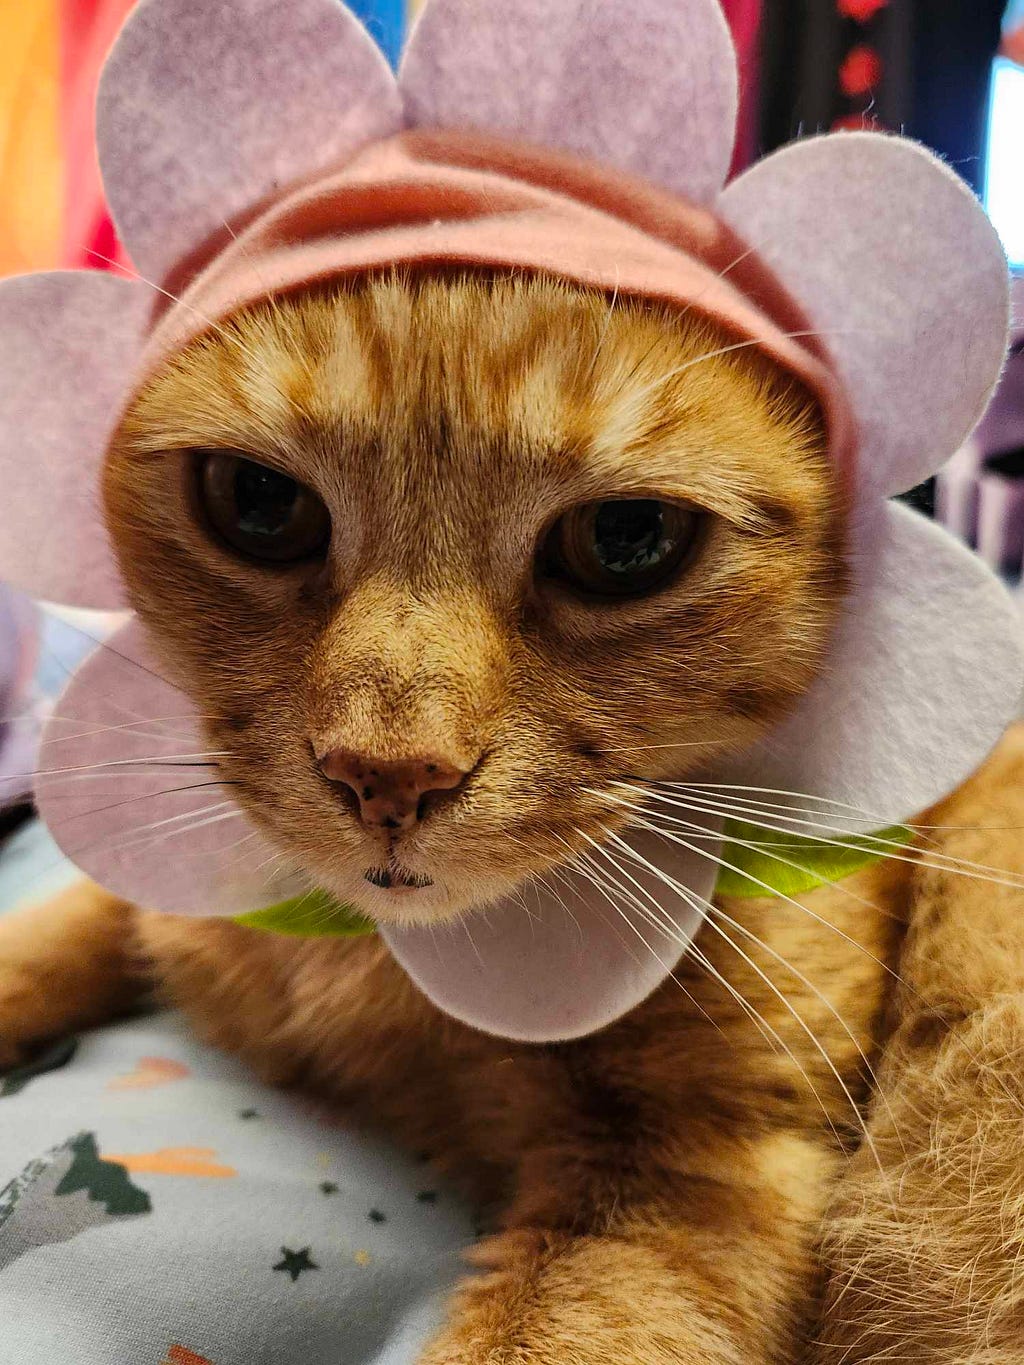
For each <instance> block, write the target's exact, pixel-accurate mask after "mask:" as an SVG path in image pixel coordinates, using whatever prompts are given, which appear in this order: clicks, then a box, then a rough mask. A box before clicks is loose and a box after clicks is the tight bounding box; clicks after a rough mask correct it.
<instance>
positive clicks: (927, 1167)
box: [809, 727, 1024, 1365]
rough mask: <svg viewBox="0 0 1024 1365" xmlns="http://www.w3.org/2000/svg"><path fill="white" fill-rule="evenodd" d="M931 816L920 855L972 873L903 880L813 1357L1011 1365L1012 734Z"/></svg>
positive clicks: (1017, 1274)
mask: <svg viewBox="0 0 1024 1365" xmlns="http://www.w3.org/2000/svg"><path fill="white" fill-rule="evenodd" d="M928 823H929V824H931V825H934V826H936V827H937V828H936V829H935V830H934V831H933V833H932V836H931V838H930V839H929V841H928V842H927V843H926V844H925V845H924V850H923V855H922V856H923V857H924V858H927V859H928V860H929V861H931V862H932V863H941V862H943V861H947V860H950V859H958V860H963V861H962V862H961V863H960V866H962V867H963V869H964V871H965V872H966V873H968V874H969V875H966V876H965V875H961V874H958V873H957V872H955V871H954V870H953V864H952V862H947V867H946V868H942V869H940V868H937V867H931V868H926V867H922V868H921V869H920V870H919V871H918V872H917V873H916V874H915V878H914V883H913V886H912V903H911V907H910V934H909V938H908V941H907V946H906V950H905V953H904V956H903V960H902V962H901V964H900V969H901V975H902V978H903V985H902V987H901V989H900V991H899V995H898V999H897V1001H896V1015H897V1019H898V1027H897V1028H896V1031H895V1033H894V1035H893V1037H892V1039H891V1041H890V1043H889V1045H888V1047H887V1049H886V1051H885V1055H884V1059H883V1062H882V1065H881V1067H880V1069H879V1073H878V1085H877V1094H876V1097H875V1100H874V1104H873V1114H872V1118H871V1122H870V1125H869V1131H870V1134H871V1137H872V1144H871V1147H870V1148H869V1147H867V1146H865V1147H864V1148H862V1149H861V1150H860V1151H859V1152H858V1153H857V1155H856V1157H855V1158H854V1159H853V1161H852V1163H851V1165H850V1167H849V1170H848V1172H847V1173H846V1175H845V1176H844V1177H843V1179H842V1180H841V1182H840V1184H839V1186H838V1188H837V1195H836V1198H835V1200H834V1203H833V1205H832V1207H831V1209H830V1211H829V1214H828V1217H827V1220H826V1223H825V1232H824V1237H823V1245H822V1253H823V1258H824V1261H825V1265H826V1268H827V1270H828V1274H829V1278H828V1286H827V1291H826V1298H825V1314H824V1319H823V1322H822V1324H821V1327H820V1330H819V1332H818V1333H817V1342H816V1344H815V1346H814V1347H813V1348H812V1350H811V1353H810V1357H809V1360H810V1362H812V1365H833V1363H835V1362H839V1361H842V1362H844V1365H857V1362H866V1361H869V1360H871V1361H875V1360H915V1361H920V1362H924V1363H925V1365H954V1362H955V1365H1011V1362H1012V1365H1020V1362H1024V890H1019V889H1017V888H1016V886H1014V885H1008V884H1006V883H1014V882H1020V880H1021V879H1022V878H1024V840H1022V837H1021V829H1022V827H1024V729H1022V728H1021V727H1018V728H1017V729H1016V730H1015V731H1014V732H1012V733H1011V735H1010V736H1009V737H1008V739H1007V740H1006V741H1004V743H1003V745H1002V746H1001V748H1000V749H999V750H998V751H997V753H996V755H995V756H994V758H993V759H992V760H991V761H990V762H989V763H988V764H987V765H986V767H985V768H983V769H982V771H981V772H980V773H979V774H978V776H977V777H976V778H974V779H973V780H972V781H971V782H970V783H968V784H967V786H966V787H964V788H963V790H962V791H961V792H959V793H958V794H957V795H956V796H955V797H953V798H952V799H951V800H950V801H949V802H947V803H946V804H945V805H944V806H943V807H942V808H940V810H939V811H938V812H937V813H936V814H935V815H934V816H932V817H929V818H928ZM929 854H930V855H931V857H930V858H929ZM979 865H981V866H984V867H989V868H998V869H999V872H997V873H993V874H991V876H992V877H993V878H994V880H992V879H990V876H989V874H986V873H984V872H983V871H981V868H980V866H979Z"/></svg>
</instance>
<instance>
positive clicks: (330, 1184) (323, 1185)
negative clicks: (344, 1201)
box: [320, 1180, 338, 1194]
mask: <svg viewBox="0 0 1024 1365" xmlns="http://www.w3.org/2000/svg"><path fill="white" fill-rule="evenodd" d="M320 1193H321V1194H337V1193H338V1187H337V1185H335V1183H334V1181H333V1180H322V1181H321V1182H320Z"/></svg>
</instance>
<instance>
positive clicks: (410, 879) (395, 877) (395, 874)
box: [364, 863, 434, 891]
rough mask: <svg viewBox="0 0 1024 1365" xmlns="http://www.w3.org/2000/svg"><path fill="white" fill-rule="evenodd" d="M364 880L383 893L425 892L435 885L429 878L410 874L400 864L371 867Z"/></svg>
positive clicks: (413, 873)
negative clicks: (377, 887)
mask: <svg viewBox="0 0 1024 1365" xmlns="http://www.w3.org/2000/svg"><path fill="white" fill-rule="evenodd" d="M364 880H365V881H368V882H369V883H370V885H371V886H379V887H380V889H381V890H382V891H424V890H426V888H427V887H428V886H433V885H434V883H433V882H432V881H431V879H430V878H429V877H423V876H420V875H419V873H417V872H410V871H409V870H408V869H407V868H404V867H402V865H401V864H400V863H389V864H388V866H387V867H371V868H370V870H369V871H368V872H367V873H365V874H364Z"/></svg>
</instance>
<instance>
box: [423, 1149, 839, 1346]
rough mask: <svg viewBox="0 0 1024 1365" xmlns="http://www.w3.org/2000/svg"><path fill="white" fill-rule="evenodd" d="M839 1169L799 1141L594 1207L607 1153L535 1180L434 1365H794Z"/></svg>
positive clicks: (459, 1297) (485, 1261) (618, 1182)
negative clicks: (818, 1238) (817, 1243)
mask: <svg viewBox="0 0 1024 1365" xmlns="http://www.w3.org/2000/svg"><path fill="white" fill-rule="evenodd" d="M709 1137H710V1134H709ZM834 1163H835V1156H834V1154H833V1153H832V1152H831V1151H829V1150H828V1149H827V1147H826V1146H825V1145H824V1144H822V1145H820V1146H819V1145H817V1144H815V1143H814V1142H813V1141H812V1140H810V1139H807V1138H804V1137H801V1136H799V1135H797V1134H789V1133H777V1134H775V1135H772V1136H764V1137H761V1138H752V1139H751V1140H749V1141H747V1142H743V1141H735V1142H734V1141H732V1140H730V1139H729V1138H723V1139H722V1140H721V1142H720V1144H718V1146H717V1150H715V1147H714V1146H712V1147H710V1148H709V1149H708V1151H707V1153H706V1161H705V1162H704V1163H703V1166H704V1169H703V1170H701V1169H700V1165H701V1164H702V1163H695V1165H694V1167H693V1168H692V1169H691V1171H690V1172H688V1173H684V1172H680V1171H678V1170H675V1171H673V1170H672V1169H670V1167H671V1162H670V1166H669V1168H665V1169H663V1170H657V1169H655V1167H654V1166H652V1167H651V1169H649V1170H647V1171H642V1170H640V1169H638V1168H637V1169H632V1170H628V1169H620V1170H619V1172H618V1174H617V1176H616V1177H612V1175H611V1173H610V1172H609V1178H608V1181H607V1185H606V1188H605V1190H604V1193H603V1205H604V1206H603V1207H600V1206H598V1207H595V1206H594V1205H593V1203H592V1202H591V1200H590V1198H589V1194H590V1193H592V1185H593V1180H594V1176H595V1172H596V1170H597V1165H596V1164H595V1155H594V1153H593V1152H586V1151H585V1150H584V1149H581V1152H580V1166H579V1168H578V1169H576V1170H569V1169H566V1170H562V1171H561V1172H559V1171H558V1170H556V1169H549V1170H547V1172H546V1173H544V1174H541V1173H540V1171H539V1170H538V1171H534V1172H533V1175H534V1177H535V1178H536V1184H535V1186H534V1187H533V1188H530V1185H529V1183H528V1184H527V1187H526V1190H525V1192H524V1198H523V1199H521V1200H520V1202H519V1207H518V1209H516V1210H515V1211H514V1213H513V1216H512V1218H511V1220H510V1226H509V1227H508V1229H507V1231H505V1232H503V1233H501V1234H500V1235H498V1236H496V1237H494V1238H492V1239H491V1240H489V1241H487V1242H485V1243H484V1244H483V1245H482V1246H481V1247H480V1249H479V1252H478V1254H477V1257H476V1260H477V1263H478V1267H479V1274H478V1275H477V1276H476V1277H475V1278H469V1279H468V1280H467V1281H466V1282H465V1283H464V1284H463V1285H462V1286H461V1287H460V1289H459V1290H458V1291H457V1293H456V1295H455V1297H454V1300H453V1302H452V1304H451V1309H450V1318H449V1325H448V1326H447V1328H446V1329H445V1330H444V1331H443V1332H442V1334H441V1335H440V1336H439V1337H438V1339H437V1340H436V1341H434V1343H433V1344H432V1345H431V1346H430V1348H429V1349H428V1350H427V1352H426V1354H425V1356H424V1358H423V1361H422V1365H767V1362H781V1361H787V1362H788V1361H791V1360H793V1359H794V1358H795V1354H796V1351H797V1342H798V1341H799V1340H800V1339H801V1336H802V1333H803V1331H804V1330H805V1328H806V1325H807V1320H808V1314H809V1312H810V1306H811V1302H812V1300H813V1297H814V1288H815V1284H816V1278H815V1268H814V1256H813V1241H814V1233H815V1228H816V1225H817V1223H818V1220H819V1218H820V1214H821V1209H822V1206H823V1204H824V1200H825V1197H826V1191H827V1188H828V1185H829V1182H830V1180H831V1179H832V1177H833V1175H834V1170H835V1164H834ZM597 1164H599V1161H598V1163H597ZM598 1179H599V1182H600V1180H601V1177H598ZM528 1180H529V1178H528ZM588 1186H590V1187H591V1189H590V1190H588V1189H586V1188H585V1187H588ZM645 1187H646V1194H643V1193H642V1191H643V1190H644V1189H645Z"/></svg>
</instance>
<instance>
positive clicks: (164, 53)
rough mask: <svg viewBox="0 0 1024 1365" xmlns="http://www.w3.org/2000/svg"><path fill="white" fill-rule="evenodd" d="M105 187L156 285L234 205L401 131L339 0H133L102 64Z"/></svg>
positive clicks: (379, 58)
mask: <svg viewBox="0 0 1024 1365" xmlns="http://www.w3.org/2000/svg"><path fill="white" fill-rule="evenodd" d="M96 120H97V124H96V126H97V141H98V143H99V149H100V165H101V167H102V170H103V180H104V185H105V188H106V191H107V196H108V198H109V200H110V204H111V207H112V209H113V212H114V217H115V220H116V222H117V225H118V228H119V230H120V232H121V234H122V236H123V238H124V241H125V244H126V245H127V247H128V250H129V251H130V253H131V256H132V259H133V260H134V262H135V264H136V265H137V266H138V268H139V270H140V271H141V272H142V273H143V275H146V276H148V277H149V278H150V279H153V280H156V281H159V280H162V279H163V278H164V277H165V276H166V275H167V274H168V272H169V271H170V269H171V267H172V266H174V265H175V264H176V263H177V262H178V261H180V260H181V258H183V257H184V256H187V255H188V254H189V253H190V252H191V251H192V250H193V249H194V248H195V247H197V246H198V245H199V244H201V243H202V242H203V241H204V240H205V239H206V238H207V237H209V236H210V235H211V234H213V233H216V232H219V231H221V230H223V228H224V225H225V220H231V219H232V218H233V217H234V216H235V215H236V214H238V213H239V212H240V211H241V210H243V209H246V208H248V207H249V206H250V205H252V204H254V203H255V202H257V201H258V200H261V199H263V198H264V197H265V196H266V195H268V194H270V193H271V192H273V191H274V190H276V189H277V188H278V187H279V186H285V185H288V184H289V183H290V182H292V181H294V180H296V179H298V178H300V177H303V176H305V175H307V174H310V173H312V172H313V171H316V170H318V169H321V168H324V167H328V166H331V165H333V164H335V163H338V162H341V161H342V160H343V159H344V158H345V157H347V156H349V155H350V154H351V153H352V152H353V151H355V150H356V149H357V148H358V147H360V146H361V145H362V144H363V143H365V142H369V141H372V140H374V139H375V138H380V137H386V136H389V135H390V134H392V133H394V132H396V131H398V130H399V128H400V126H401V107H400V102H399V98H398V92H397V90H396V88H395V81H394V77H393V75H392V73H391V70H390V68H389V67H388V64H387V62H386V61H385V59H384V57H383V55H382V53H381V52H380V50H379V48H378V47H377V46H376V45H375V43H374V42H373V40H372V39H371V38H370V36H369V34H367V32H366V30H365V29H364V28H363V27H362V26H361V25H360V24H359V22H358V20H357V19H355V18H354V16H353V15H352V14H351V13H350V12H349V11H348V10H347V9H345V7H344V6H343V5H341V4H339V3H338V0H286V3H285V2H284V0H215V2H212V0H142V3H141V4H140V5H138V6H137V8H136V9H135V10H134V11H133V13H132V14H131V16H130V17H129V19H128V21H127V22H126V24H125V26H124V28H123V29H122V30H121V34H120V36H119V38H118V40H117V42H116V43H115V45H114V48H113V51H112V52H111V54H110V57H109V58H108V59H107V64H106V66H105V67H104V71H103V77H102V80H101V83H100V92H99V100H98V103H97V110H96Z"/></svg>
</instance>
